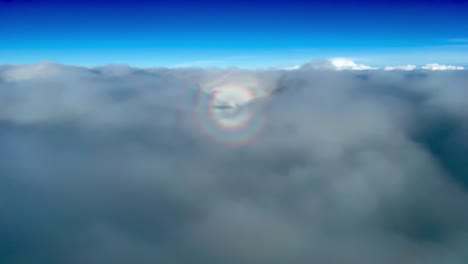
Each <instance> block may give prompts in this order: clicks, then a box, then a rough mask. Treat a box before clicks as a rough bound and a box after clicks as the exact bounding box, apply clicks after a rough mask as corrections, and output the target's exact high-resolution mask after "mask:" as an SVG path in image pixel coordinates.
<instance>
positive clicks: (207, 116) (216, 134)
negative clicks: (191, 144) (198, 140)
mask: <svg viewBox="0 0 468 264" xmlns="http://www.w3.org/2000/svg"><path fill="white" fill-rule="evenodd" d="M262 96H263V94H262V91H261V90H259V89H252V88H249V87H245V86H240V85H231V84H230V85H223V86H220V87H217V88H215V89H213V90H211V91H210V92H209V93H207V92H201V94H200V95H199V98H198V99H199V100H198V102H197V111H196V113H197V119H198V122H199V125H200V128H201V130H202V132H203V133H204V134H206V135H207V136H209V137H210V138H211V139H214V140H215V141H217V142H220V143H225V144H229V145H242V144H245V143H248V142H250V141H251V140H252V139H254V138H255V136H256V135H257V134H258V133H259V132H260V131H261V129H262V127H263V126H264V124H265V119H264V115H263V113H262V111H260V110H261V109H259V108H258V107H252V106H251V104H252V102H253V100H255V99H256V98H259V97H262Z"/></svg>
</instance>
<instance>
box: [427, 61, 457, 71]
mask: <svg viewBox="0 0 468 264" xmlns="http://www.w3.org/2000/svg"><path fill="white" fill-rule="evenodd" d="M421 69H423V70H431V71H453V70H464V69H465V68H464V67H463V66H453V65H444V64H438V63H431V64H426V65H424V66H422V67H421Z"/></svg>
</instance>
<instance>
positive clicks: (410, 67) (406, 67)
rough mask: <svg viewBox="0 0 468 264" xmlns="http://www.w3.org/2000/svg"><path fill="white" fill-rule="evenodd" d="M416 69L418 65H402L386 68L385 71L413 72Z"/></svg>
mask: <svg viewBox="0 0 468 264" xmlns="http://www.w3.org/2000/svg"><path fill="white" fill-rule="evenodd" d="M415 69H416V65H411V64H408V65H401V66H386V67H385V68H384V70H385V71H395V70H397V71H412V70H415Z"/></svg>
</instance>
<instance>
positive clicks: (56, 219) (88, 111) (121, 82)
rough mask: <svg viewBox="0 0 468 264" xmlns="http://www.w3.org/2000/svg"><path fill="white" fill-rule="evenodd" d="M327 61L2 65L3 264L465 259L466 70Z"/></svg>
mask: <svg viewBox="0 0 468 264" xmlns="http://www.w3.org/2000/svg"><path fill="white" fill-rule="evenodd" d="M317 65H329V66H330V63H329V62H326V63H322V62H319V63H310V64H308V65H306V66H303V67H301V68H300V69H298V70H292V71H284V70H264V71H261V70H258V71H248V70H239V69H229V70H220V69H201V68H198V69H177V70H171V69H135V68H130V67H125V66H111V67H109V66H108V67H99V68H91V69H89V68H80V67H70V66H63V65H54V66H53V67H52V68H53V69H54V74H43V73H41V74H36V70H37V69H36V68H35V66H34V65H31V66H27V67H24V66H18V67H16V66H8V67H0V161H1V162H0V193H1V197H2V204H1V217H0V234H1V236H0V245H2V249H1V250H0V263H2V264H27V263H37V262H41V263H48V264H62V263H70V264H81V263H87V264H98V263H99V264H101V263H143V264H146V263H167V264H183V263H194V264H199V263H200V264H201V263H204V264H205V263H225V264H239V263H242V264H259V263H261V264H263V263H265V264H283V263H291V264H309V263H335V264H371V263H372V264H374V263H380V264H393V263H402V264H413V263H425V264H445V263H453V262H460V263H465V260H466V259H468V252H467V251H466V246H467V243H468V177H467V175H468V174H467V172H468V157H467V155H466V153H467V151H468V121H467V120H468V114H467V113H468V105H467V104H466V102H465V101H464V99H465V98H468V89H467V87H466V83H467V82H468V73H467V72H465V71H459V72H456V73H453V72H431V71H427V72H403V71H392V72H387V71H360V72H355V71H352V70H351V71H347V70H344V71H336V70H325V71H324V70H322V69H323V68H318V69H316V68H314V67H315V66H317ZM331 69H333V68H331ZM28 70H30V71H31V72H29V71H28ZM18 71H19V72H21V74H20V75H21V76H28V78H11V77H12V76H20V75H15V74H13V75H12V73H14V72H18ZM46 72H48V71H46ZM223 87H229V91H233V90H232V87H239V89H240V90H242V91H243V92H244V91H246V92H247V94H249V91H250V89H260V90H262V91H263V92H264V94H268V95H270V96H268V97H267V98H263V97H262V98H254V100H253V101H254V102H252V104H249V105H248V106H246V107H245V108H242V109H239V110H238V109H226V110H222V109H215V110H213V108H212V105H210V104H209V103H207V104H205V103H206V101H204V100H203V99H206V98H208V99H210V98H212V96H213V94H214V93H216V92H217V91H218V90H219V89H222V88H223ZM228 95H229V94H224V95H223V98H222V99H225V98H224V96H226V97H228ZM234 95H236V93H235V92H234ZM249 96H250V95H249ZM226 99H229V98H226ZM249 99H250V97H249ZM257 100H259V101H257ZM260 100H261V101H260ZM207 101H208V102H209V100H207ZM260 102H261V104H260ZM256 103H257V104H256ZM251 106H252V107H251ZM213 111H217V114H218V115H219V116H221V118H226V119H228V120H231V119H229V118H234V119H235V116H236V115H241V116H243V115H244V114H245V113H248V117H249V118H247V122H244V120H242V122H240V123H241V124H242V125H239V126H235V128H236V129H235V130H219V129H218V130H217V129H216V128H217V127H216V125H219V124H217V123H216V122H212V121H213V117H214V116H213V113H212V112H213ZM223 111H225V112H223ZM233 116H234V117H233ZM259 118H260V119H261V120H265V122H264V123H262V125H263V126H257V125H258V124H259V123H258V122H255V121H257V120H259ZM206 124H208V125H206ZM238 138H248V139H249V140H247V141H245V142H243V144H239V145H232V144H231V145H230V144H225V142H223V140H236V139H238ZM215 139H216V140H215Z"/></svg>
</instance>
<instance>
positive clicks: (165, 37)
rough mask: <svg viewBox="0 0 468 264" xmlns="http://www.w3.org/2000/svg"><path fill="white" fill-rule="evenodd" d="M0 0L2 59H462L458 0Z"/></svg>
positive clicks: (467, 13) (240, 62)
mask: <svg viewBox="0 0 468 264" xmlns="http://www.w3.org/2000/svg"><path fill="white" fill-rule="evenodd" d="M0 1H1V2H0V3H1V4H0V63H35V62H40V61H58V62H62V63H70V64H83V65H97V64H108V63H129V64H132V65H136V66H177V65H180V66H185V65H187V66H190V65H192V64H193V65H201V66H204V65H207V66H229V65H237V66H245V67H257V66H260V67H262V66H280V65H288V64H296V63H303V62H306V61H308V60H312V59H319V58H328V57H337V56H339V57H343V56H344V57H352V58H356V59H358V60H359V59H360V60H362V61H364V62H366V61H367V62H370V63H371V64H372V63H374V64H379V65H386V64H392V63H405V64H406V63H431V62H440V63H458V64H460V63H465V64H466V63H468V48H467V44H468V3H467V2H465V1H424V2H419V1H373V2H369V1H337V0H332V1H327V2H319V1H308V2H305V1H304V2H300V1H294V0H292V1H180V0H176V1H153V2H146V1H99V2H98V3H96V2H91V1H76V0H72V1H36V0H29V1H27V0H26V1H15V0H10V1H5V0H0ZM428 56H429V57H428Z"/></svg>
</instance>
